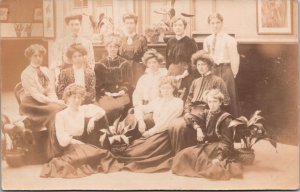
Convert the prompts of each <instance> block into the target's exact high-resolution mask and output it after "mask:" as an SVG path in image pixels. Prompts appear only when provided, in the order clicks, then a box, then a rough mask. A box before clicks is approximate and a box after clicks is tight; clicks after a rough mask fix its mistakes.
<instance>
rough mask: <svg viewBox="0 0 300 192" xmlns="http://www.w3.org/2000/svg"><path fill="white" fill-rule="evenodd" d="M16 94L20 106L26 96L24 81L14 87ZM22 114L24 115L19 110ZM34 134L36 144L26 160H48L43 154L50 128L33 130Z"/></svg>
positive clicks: (37, 162) (42, 161) (32, 161)
mask: <svg viewBox="0 0 300 192" xmlns="http://www.w3.org/2000/svg"><path fill="white" fill-rule="evenodd" d="M14 94H15V97H16V99H17V101H18V104H19V106H20V105H21V102H22V99H23V98H24V96H25V92H24V88H23V86H22V83H21V82H19V83H18V84H17V85H16V86H15V88H14ZM19 113H20V115H23V114H22V113H21V112H20V110H19ZM25 128H26V129H29V130H32V129H31V128H30V127H25ZM32 136H33V138H34V140H35V144H34V145H33V146H32V147H31V149H30V151H29V152H28V153H27V155H26V158H25V159H26V162H27V163H29V164H39V163H44V162H45V161H46V157H44V155H41V154H42V153H44V152H45V150H44V149H45V145H46V141H47V137H48V130H47V128H46V127H43V128H42V129H40V131H37V132H32Z"/></svg>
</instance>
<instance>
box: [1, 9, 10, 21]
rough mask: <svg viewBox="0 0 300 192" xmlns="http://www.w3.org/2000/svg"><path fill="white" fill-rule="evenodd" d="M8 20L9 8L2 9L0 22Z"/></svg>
mask: <svg viewBox="0 0 300 192" xmlns="http://www.w3.org/2000/svg"><path fill="white" fill-rule="evenodd" d="M7 18H8V7H0V21H6V20H7Z"/></svg>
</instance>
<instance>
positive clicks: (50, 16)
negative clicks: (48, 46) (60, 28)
mask: <svg viewBox="0 0 300 192" xmlns="http://www.w3.org/2000/svg"><path fill="white" fill-rule="evenodd" d="M43 31H44V38H49V39H53V38H55V10H54V0H43Z"/></svg>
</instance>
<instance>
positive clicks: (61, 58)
mask: <svg viewBox="0 0 300 192" xmlns="http://www.w3.org/2000/svg"><path fill="white" fill-rule="evenodd" d="M74 43H80V44H82V45H83V46H84V48H85V49H86V51H87V55H86V59H87V66H89V67H90V68H92V69H94V66H95V56H94V48H93V44H92V42H91V41H90V40H89V39H86V38H84V37H80V36H79V37H73V36H71V35H68V36H66V37H64V38H61V39H59V40H58V41H57V42H56V43H55V47H54V49H53V50H54V53H53V56H52V57H53V60H52V62H51V63H50V65H49V68H50V69H55V68H56V67H58V66H60V65H62V64H65V63H68V64H70V63H71V62H70V61H69V59H68V57H67V55H66V52H67V50H68V48H69V47H70V46H71V45H72V44H74Z"/></svg>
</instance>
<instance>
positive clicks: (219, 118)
mask: <svg viewBox="0 0 300 192" xmlns="http://www.w3.org/2000/svg"><path fill="white" fill-rule="evenodd" d="M223 100H224V95H223V94H222V93H221V92H220V90H218V89H212V90H210V91H208V93H207V94H206V95H205V101H206V102H207V103H208V106H209V112H208V113H207V115H206V125H205V127H203V126H202V127H201V129H202V133H203V134H202V135H199V134H198V135H197V139H198V141H199V142H201V143H200V144H198V145H197V146H193V147H188V148H186V149H183V150H182V151H180V152H179V153H177V154H176V156H175V157H174V158H173V164H172V172H173V173H174V174H176V175H182V176H189V177H207V178H210V179H220V180H227V179H230V178H232V177H238V178H241V177H242V166H241V164H240V163H237V162H234V161H233V158H232V157H233V150H234V146H233V133H234V131H233V129H231V128H228V125H229V123H230V121H231V120H232V116H231V115H230V114H229V113H227V112H224V111H222V110H221V105H222V102H223ZM194 137H196V135H195V136H194Z"/></svg>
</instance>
